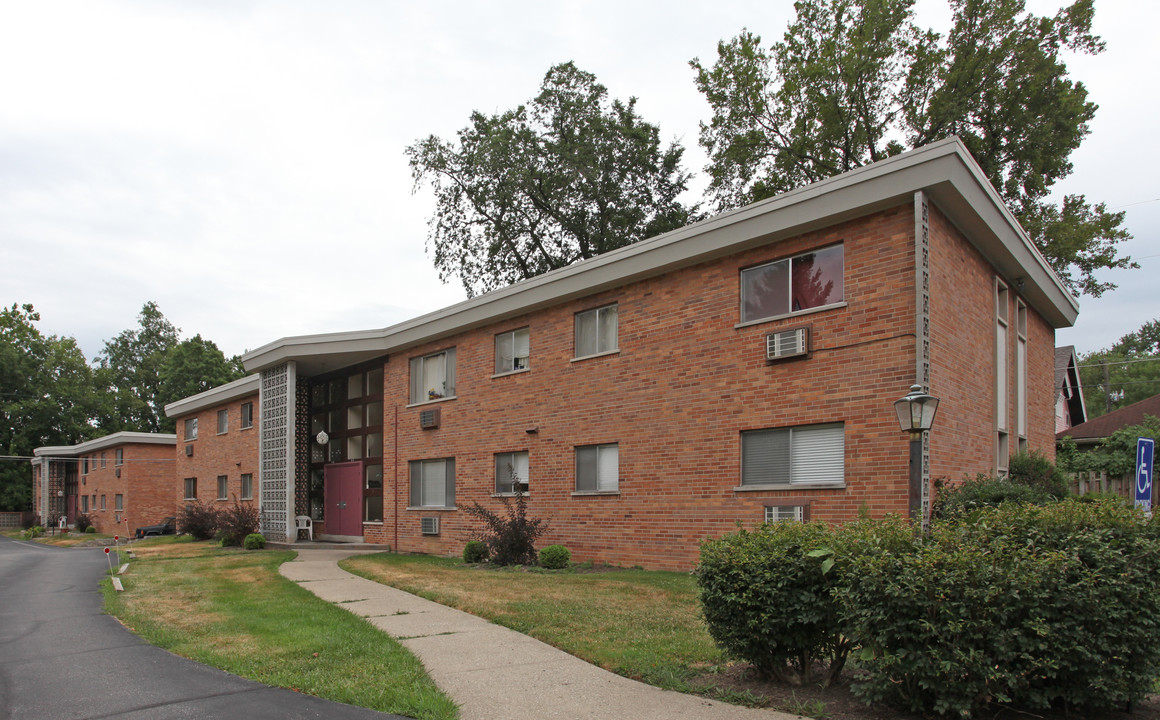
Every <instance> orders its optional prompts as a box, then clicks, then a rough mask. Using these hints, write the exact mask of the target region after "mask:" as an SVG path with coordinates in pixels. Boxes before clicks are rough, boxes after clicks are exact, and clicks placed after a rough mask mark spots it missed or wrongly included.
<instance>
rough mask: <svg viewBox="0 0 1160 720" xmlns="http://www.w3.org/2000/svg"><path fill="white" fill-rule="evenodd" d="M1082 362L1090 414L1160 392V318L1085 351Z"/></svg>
mask: <svg viewBox="0 0 1160 720" xmlns="http://www.w3.org/2000/svg"><path fill="white" fill-rule="evenodd" d="M1079 365H1080V371H1079V373H1080V379H1081V381H1082V384H1083V393H1084V404H1085V405H1086V407H1087V411H1088V417H1089V418H1094V417H1099V416H1100V415H1103V414H1104V413H1107V412H1109V411H1111V410H1118V409H1120V408H1122V407H1124V406H1126V405H1131V404H1132V403H1135V402H1139V401H1141V400H1144V399H1146V398H1150V397H1152V396H1153V395H1155V394H1157V393H1160V320H1149V321H1148V322H1146V323H1144V324H1143V325H1142V326H1141V327H1140V329H1139V330H1137V331H1135V332H1131V333H1128V334H1127V335H1125V336H1123V337H1122V338H1120V339H1119V341H1118V342H1116V343H1115V344H1114V345H1112V346H1111V347H1110V348H1105V349H1102V350H1097V351H1095V352H1091V353H1088V354H1086V355H1084V356H1083V357H1081V358H1080V360H1079Z"/></svg>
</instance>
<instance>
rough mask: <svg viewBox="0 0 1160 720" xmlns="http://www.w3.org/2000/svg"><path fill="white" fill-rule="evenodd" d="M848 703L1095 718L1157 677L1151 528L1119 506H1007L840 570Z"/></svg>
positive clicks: (1159, 543)
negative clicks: (1060, 712) (847, 638)
mask: <svg viewBox="0 0 1160 720" xmlns="http://www.w3.org/2000/svg"><path fill="white" fill-rule="evenodd" d="M840 574H841V576H842V580H841V587H840V589H839V590H838V591H837V592H836V593H835V598H836V599H837V601H838V602H839V603H840V606H841V621H842V623H843V624H844V626H845V627H846V629H847V631H848V632H849V633H850V634H851V636H852V637H855V638H857V640H858V642H859V643H860V645H861V649H860V650H859V651H858V654H857V658H858V662H859V665H860V666H861V667H862V668H863V670H865V671H866V672H865V674H864V675H861V676H860V677H859V678H857V679H856V681H855V685H854V691H855V693H856V694H858V695H859V696H860V697H862V698H863V699H865V700H867V701H881V702H886V703H889V704H891V705H894V706H896V707H899V708H901V709H903V710H906V711H909V712H916V713H923V714H935V715H944V716H957V717H970V716H974V715H978V714H979V713H981V712H982V711H983V710H985V709H987V708H988V706H989V705H991V704H992V703H1010V704H1012V705H1014V706H1016V707H1018V708H1021V709H1028V710H1043V709H1048V708H1064V709H1068V710H1080V711H1085V712H1086V711H1094V710H1105V709H1112V708H1122V707H1123V706H1124V704H1125V703H1128V702H1131V701H1135V700H1139V699H1140V698H1142V697H1143V696H1144V694H1145V693H1146V692H1148V691H1149V690H1150V688H1151V687H1152V683H1153V681H1154V679H1155V678H1156V677H1157V676H1160V624H1158V621H1157V618H1158V617H1160V540H1158V532H1157V526H1156V525H1154V524H1152V523H1150V522H1149V521H1147V520H1146V519H1145V518H1144V517H1143V516H1142V515H1140V514H1138V513H1136V512H1135V511H1134V510H1132V509H1130V508H1126V507H1124V506H1122V505H1121V504H1117V503H1111V504H1107V503H1080V502H1074V501H1065V502H1060V503H1054V504H1051V505H1046V506H1033V505H1015V504H1005V505H1003V506H1002V507H999V508H991V509H982V510H979V511H978V512H977V513H976V514H975V515H974V516H973V517H972V522H963V521H952V522H940V523H935V524H934V525H933V528H932V532H931V535H930V537H929V538H927V539H926V540H925V541H924V542H922V543H919V544H916V545H915V546H914V547H913V549H912V550H911V551H909V552H900V553H860V554H856V555H853V556H851V557H850V562H849V563H848V564H846V565H844V566H843V567H842V569H841V573H840Z"/></svg>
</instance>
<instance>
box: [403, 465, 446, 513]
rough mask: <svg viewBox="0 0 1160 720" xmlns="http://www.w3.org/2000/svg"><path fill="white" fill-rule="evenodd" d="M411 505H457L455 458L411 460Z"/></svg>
mask: <svg viewBox="0 0 1160 720" xmlns="http://www.w3.org/2000/svg"><path fill="white" fill-rule="evenodd" d="M410 465H411V507H444V508H450V507H455V458H441V459H438V460H413V461H411V464H410Z"/></svg>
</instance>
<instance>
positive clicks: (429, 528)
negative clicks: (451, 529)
mask: <svg viewBox="0 0 1160 720" xmlns="http://www.w3.org/2000/svg"><path fill="white" fill-rule="evenodd" d="M419 530H420V532H422V533H423V534H424V535H438V534H439V518H438V517H425V518H419Z"/></svg>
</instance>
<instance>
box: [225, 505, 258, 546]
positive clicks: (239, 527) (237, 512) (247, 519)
mask: <svg viewBox="0 0 1160 720" xmlns="http://www.w3.org/2000/svg"><path fill="white" fill-rule="evenodd" d="M260 522H261V516H260V515H259V514H258V508H256V507H254V506H253V505H242V504H240V503H238V502H237V501H235V502H234V504H233V506H232V507H229V508H226V509H225V510H222V511H220V512H218V513H217V538H218V540H221V543H222V546H223V547H238V546H240V545H241V544H242V542H244V541H245V539H246V536H247V535H253V534H254V533H256V532H258V525H259V524H260Z"/></svg>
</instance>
